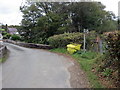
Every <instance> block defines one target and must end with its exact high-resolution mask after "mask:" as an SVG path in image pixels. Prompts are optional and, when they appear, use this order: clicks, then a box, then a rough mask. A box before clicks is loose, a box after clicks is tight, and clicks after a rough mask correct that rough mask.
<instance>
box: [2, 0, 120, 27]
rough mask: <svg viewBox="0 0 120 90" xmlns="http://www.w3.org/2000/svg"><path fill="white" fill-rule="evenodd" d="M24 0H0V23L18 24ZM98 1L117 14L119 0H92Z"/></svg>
mask: <svg viewBox="0 0 120 90" xmlns="http://www.w3.org/2000/svg"><path fill="white" fill-rule="evenodd" d="M24 1H25V0H0V23H3V24H8V25H19V23H20V22H21V20H22V13H21V12H20V10H19V8H20V6H21V3H22V2H24ZM93 1H100V2H102V3H103V4H104V5H105V6H106V10H107V11H112V12H113V13H115V15H116V16H118V2H119V1H120V0H93Z"/></svg>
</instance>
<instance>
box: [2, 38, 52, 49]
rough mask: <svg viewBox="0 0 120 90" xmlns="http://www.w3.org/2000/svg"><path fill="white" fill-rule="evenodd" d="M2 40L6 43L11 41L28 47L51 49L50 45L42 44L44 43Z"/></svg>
mask: <svg viewBox="0 0 120 90" xmlns="http://www.w3.org/2000/svg"><path fill="white" fill-rule="evenodd" d="M4 42H8V43H12V44H15V45H19V46H23V47H28V48H37V49H52V47H51V46H50V45H44V44H35V43H25V42H19V41H13V40H4Z"/></svg>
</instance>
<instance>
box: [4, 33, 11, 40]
mask: <svg viewBox="0 0 120 90" xmlns="http://www.w3.org/2000/svg"><path fill="white" fill-rule="evenodd" d="M2 35H3V39H9V38H10V37H11V34H9V33H7V32H3V33H2Z"/></svg>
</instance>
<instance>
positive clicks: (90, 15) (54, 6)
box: [20, 2, 117, 43]
mask: <svg viewBox="0 0 120 90" xmlns="http://www.w3.org/2000/svg"><path fill="white" fill-rule="evenodd" d="M104 9H105V6H104V5H102V4H101V3H98V2H54V3H53V2H37V3H31V2H27V4H26V5H24V6H21V7H20V10H21V12H22V13H23V19H22V22H21V24H22V28H21V29H20V33H21V35H22V37H23V38H24V40H25V41H27V42H34V43H47V38H49V37H50V36H53V35H56V34H63V33H72V32H83V29H88V30H89V31H92V30H95V31H96V32H98V33H102V32H105V31H111V30H115V29H116V27H117V22H116V21H115V20H114V18H115V15H114V14H113V13H112V12H108V11H105V10H104Z"/></svg>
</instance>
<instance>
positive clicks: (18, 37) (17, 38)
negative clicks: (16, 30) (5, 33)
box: [11, 34, 21, 41]
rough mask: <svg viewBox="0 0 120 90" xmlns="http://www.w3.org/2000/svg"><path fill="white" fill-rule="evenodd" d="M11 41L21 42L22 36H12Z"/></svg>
mask: <svg viewBox="0 0 120 90" xmlns="http://www.w3.org/2000/svg"><path fill="white" fill-rule="evenodd" d="M11 39H12V40H15V41H16V40H21V38H20V36H19V35H15V34H14V35H12V36H11Z"/></svg>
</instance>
